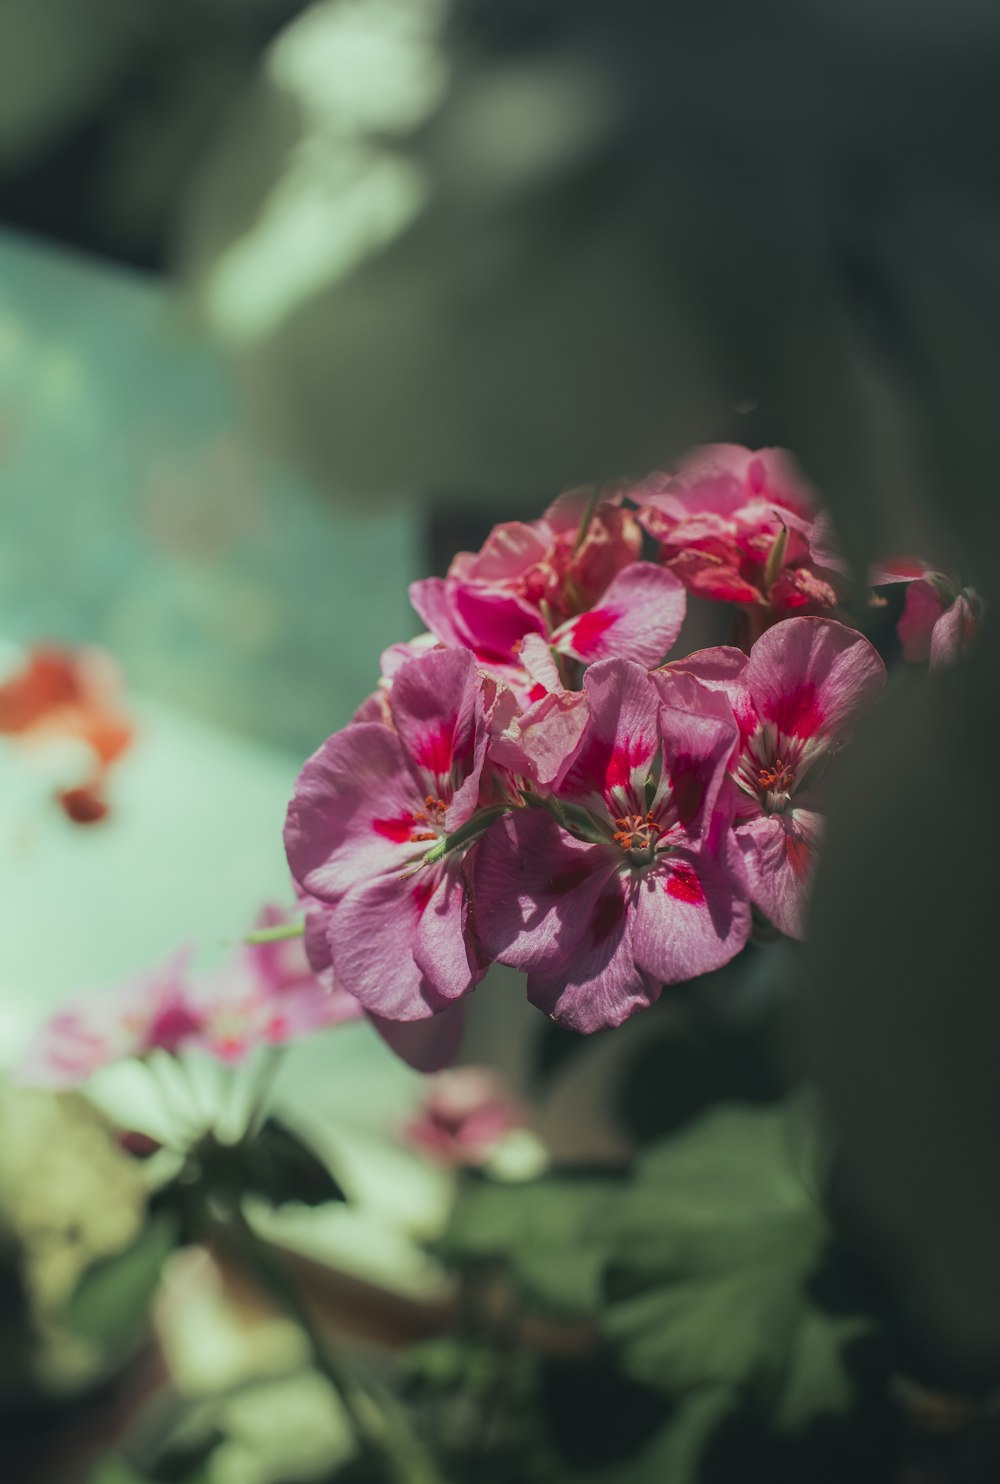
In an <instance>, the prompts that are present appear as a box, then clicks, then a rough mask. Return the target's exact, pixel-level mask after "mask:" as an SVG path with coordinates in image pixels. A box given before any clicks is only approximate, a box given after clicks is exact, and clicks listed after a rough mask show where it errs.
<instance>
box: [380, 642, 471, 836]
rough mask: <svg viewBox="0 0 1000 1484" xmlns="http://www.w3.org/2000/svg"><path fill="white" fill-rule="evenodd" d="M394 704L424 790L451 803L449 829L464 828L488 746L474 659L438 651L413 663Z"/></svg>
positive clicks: (404, 671) (403, 673)
mask: <svg viewBox="0 0 1000 1484" xmlns="http://www.w3.org/2000/svg"><path fill="white" fill-rule="evenodd" d="M389 706H390V709H391V711H392V718H393V722H394V723H395V726H396V730H397V732H398V733H399V736H400V739H401V741H402V743H403V747H404V748H405V750H406V752H407V754H408V755H409V757H410V758H411V759H412V762H413V764H415V767H416V771H417V775H418V777H419V779H420V787H421V788H426V790H427V791H428V792H430V793H432V794H433V795H434V796H435V797H438V796H441V797H443V798H444V800H445V802H446V803H448V804H449V805H450V808H449V810H448V816H447V821H448V828H449V829H450V830H451V829H455V828H456V827H457V826H458V825H460V824H464V823H465V821H466V820H467V819H468V817H469V815H470V814H471V813H472V811H473V809H474V808H475V805H476V799H477V797H478V793H479V773H480V771H481V769H482V762H483V756H484V755H485V747H486V736H485V730H484V727H483V700H482V694H481V686H480V681H479V677H478V675H477V673H476V664H475V660H474V659H473V657H472V655H471V654H469V653H468V652H467V651H464V650H458V649H435V650H432V651H431V652H430V653H428V654H425V655H422V656H421V657H420V658H418V659H415V660H410V661H408V662H407V663H406V664H405V665H403V666H402V667H401V668H400V670H399V671H398V672H397V674H396V678H395V679H394V681H393V683H392V691H391V693H390V696H389Z"/></svg>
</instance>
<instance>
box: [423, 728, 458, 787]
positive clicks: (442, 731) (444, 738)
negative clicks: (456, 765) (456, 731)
mask: <svg viewBox="0 0 1000 1484" xmlns="http://www.w3.org/2000/svg"><path fill="white" fill-rule="evenodd" d="M414 757H415V760H416V762H417V763H418V765H419V766H420V767H421V768H426V769H427V771H428V772H429V773H434V774H435V775H436V776H437V777H438V778H441V777H443V776H444V775H445V774H446V773H450V772H451V759H452V733H451V728H450V727H449V728H445V727H443V726H442V727H439V728H438V730H437V731H436V732H427V733H426V734H425V735H424V736H423V737H421V739H420V741H419V742H418V743H417V749H416V752H415V754H414Z"/></svg>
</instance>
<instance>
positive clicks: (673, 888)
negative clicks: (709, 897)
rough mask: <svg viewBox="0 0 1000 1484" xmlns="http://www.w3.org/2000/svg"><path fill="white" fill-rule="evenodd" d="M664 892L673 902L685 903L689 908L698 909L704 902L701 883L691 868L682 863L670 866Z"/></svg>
mask: <svg viewBox="0 0 1000 1484" xmlns="http://www.w3.org/2000/svg"><path fill="white" fill-rule="evenodd" d="M664 891H665V892H666V893H667V896H668V897H673V899H674V901H675V902H687V903H688V905H689V906H691V907H698V906H700V905H701V903H702V902H703V901H704V900H705V893H704V892H703V891H702V889H701V882H700V881H699V880H698V877H697V876H696V875H695V873H694V871H693V869H692V868H691V866H689V865H687V864H686V862H683V861H677V862H676V863H675V864H674V865H672V866H671V868H670V875H669V876H668V877H667V884H666V886H665V887H664Z"/></svg>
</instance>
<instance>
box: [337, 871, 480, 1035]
mask: <svg viewBox="0 0 1000 1484" xmlns="http://www.w3.org/2000/svg"><path fill="white" fill-rule="evenodd" d="M428 913H429V914H430V921H429V924H428V926H427V927H424V928H422V919H423V918H424V917H425V916H426V915H427V914H428ZM464 915H465V914H464V908H463V902H462V893H461V891H460V890H458V891H456V889H455V880H454V871H453V870H447V871H446V870H445V869H444V868H443V867H442V866H437V867H425V868H423V869H421V870H420V871H418V872H417V873H416V874H415V875H412V876H410V877H408V878H405V879H404V878H403V877H400V876H398V875H394V876H377V877H375V878H374V879H372V880H368V881H363V882H361V883H359V884H358V885H357V886H355V887H353V888H352V889H351V891H349V892H348V893H347V894H346V896H344V897H343V898H342V899H341V900H340V901H339V902H338V903H337V904H336V906H335V908H334V910H333V911H332V912H331V914H330V934H329V937H330V948H331V950H332V954H333V968H334V978H335V980H336V982H337V983H339V984H341V985H342V986H343V988H344V989H346V990H347V991H348V992H349V993H350V994H352V995H354V996H355V998H356V999H358V1000H360V1001H361V1003H362V1005H363V1006H364V1007H365V1009H366V1010H371V1011H373V1012H374V1013H375V1014H377V1015H382V1016H385V1017H386V1018H388V1019H390V1020H422V1019H424V1018H426V1017H427V1016H428V1015H433V1014H435V1013H436V1012H437V1011H439V1010H442V1009H444V1007H445V1006H446V1005H447V1004H449V1002H450V1001H451V1000H452V999H454V998H456V997H457V996H458V995H461V994H465V993H467V992H468V991H469V990H470V989H472V988H473V987H474V985H475V983H476V980H477V978H478V973H479V971H478V968H477V967H475V966H474V965H473V964H472V963H471V961H470V955H469V951H468V949H467V947H466V943H465V921H464ZM418 956H419V957H420V959H421V962H420V963H418V962H417V958H418ZM463 965H464V968H463Z"/></svg>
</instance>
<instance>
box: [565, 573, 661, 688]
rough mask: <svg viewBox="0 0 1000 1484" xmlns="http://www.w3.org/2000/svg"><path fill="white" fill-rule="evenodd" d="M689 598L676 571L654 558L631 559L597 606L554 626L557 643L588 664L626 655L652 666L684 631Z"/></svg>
mask: <svg viewBox="0 0 1000 1484" xmlns="http://www.w3.org/2000/svg"><path fill="white" fill-rule="evenodd" d="M686 602H687V599H686V597H685V594H684V584H683V583H682V582H681V581H680V580H679V578H677V577H675V576H674V574H673V573H672V572H669V571H667V569H666V568H665V567H658V566H656V565H655V564H654V563H653V562H632V563H631V565H630V566H628V567H625V568H624V570H623V571H621V572H619V574H618V576H617V577H616V578H615V579H614V581H613V582H612V583H611V585H610V587H609V588H608V589H607V591H606V592H605V594H604V596H603V597H602V598H601V600H600V603H599V604H598V606H597V607H595V608H591V609H589V610H588V611H587V612H586V613H581V614H580V615H579V617H578V618H571V619H569V620H568V622H566V623H564V624H563V625H562V626H561V627H560V628H558V629H557V630H556V631H555V633H554V634H553V636H552V644H553V646H554V647H555V648H556V649H558V650H560V651H561V652H562V653H564V654H571V655H573V656H574V658H576V659H578V660H582V661H583V662H584V664H591V663H592V662H593V661H594V660H600V659H609V658H612V657H621V658H623V659H629V660H635V661H636V663H638V664H640V665H644V666H645V667H646V669H651V668H652V666H653V665H658V664H659V663H660V661H661V660H662V659H663V657H664V656H665V655H666V654H667V652H668V651H669V650H670V648H671V647H672V645H673V643H674V640H675V639H676V638H677V635H678V634H679V633H680V628H681V624H682V623H683V622H684V611H685V606H686Z"/></svg>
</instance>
